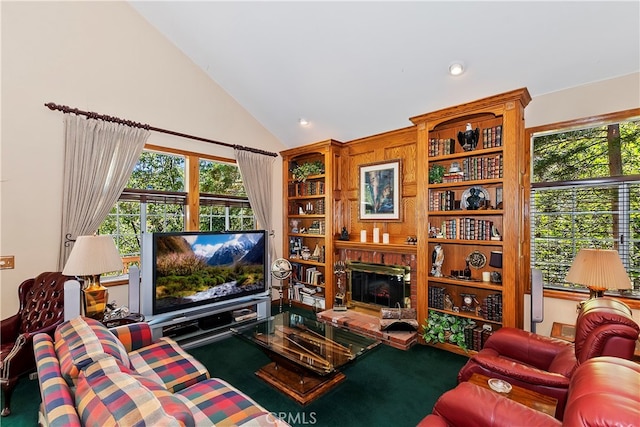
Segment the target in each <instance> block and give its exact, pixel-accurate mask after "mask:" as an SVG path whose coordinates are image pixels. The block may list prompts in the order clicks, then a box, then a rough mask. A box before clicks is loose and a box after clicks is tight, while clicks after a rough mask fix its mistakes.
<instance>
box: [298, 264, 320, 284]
mask: <svg viewBox="0 0 640 427" xmlns="http://www.w3.org/2000/svg"><path fill="white" fill-rule="evenodd" d="M291 269H292V270H291V277H292V280H293V282H304V283H306V284H308V285H312V286H318V285H323V284H324V275H323V274H322V272H321V271H320V270H318V269H317V268H316V267H311V266H307V265H304V264H300V263H297V262H292V263H291Z"/></svg>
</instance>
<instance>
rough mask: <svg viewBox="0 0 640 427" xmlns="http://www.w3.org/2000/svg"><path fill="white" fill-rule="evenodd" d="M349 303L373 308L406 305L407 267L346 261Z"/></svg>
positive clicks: (408, 284) (407, 295)
mask: <svg viewBox="0 0 640 427" xmlns="http://www.w3.org/2000/svg"><path fill="white" fill-rule="evenodd" d="M347 271H348V273H349V294H350V296H349V301H350V303H351V305H354V306H362V307H365V308H370V309H374V310H379V309H380V308H381V307H397V306H398V304H399V305H400V307H405V306H407V305H410V302H409V301H410V300H411V285H410V271H411V269H410V267H408V266H401V265H386V264H372V263H364V262H359V261H348V262H347Z"/></svg>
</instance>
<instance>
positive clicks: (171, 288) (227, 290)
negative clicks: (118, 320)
mask: <svg viewBox="0 0 640 427" xmlns="http://www.w3.org/2000/svg"><path fill="white" fill-rule="evenodd" d="M264 239H265V235H264V233H251V232H242V233H237V234H232V233H220V234H217V233H213V234H206V233H204V234H197V233H196V234H182V235H163V236H158V237H157V239H156V242H155V263H156V265H155V308H156V310H158V311H167V310H171V309H174V308H176V306H191V305H199V304H202V303H205V302H209V301H219V300H224V299H231V298H235V297H240V296H243V295H250V294H254V293H258V292H262V291H264V290H265V242H264Z"/></svg>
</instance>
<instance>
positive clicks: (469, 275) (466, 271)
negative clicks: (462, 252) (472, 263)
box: [462, 260, 471, 279]
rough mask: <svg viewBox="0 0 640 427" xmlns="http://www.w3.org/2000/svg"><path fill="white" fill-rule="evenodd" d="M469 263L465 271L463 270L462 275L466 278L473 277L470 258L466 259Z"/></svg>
mask: <svg viewBox="0 0 640 427" xmlns="http://www.w3.org/2000/svg"><path fill="white" fill-rule="evenodd" d="M466 262H467V265H466V266H465V267H464V271H463V272H462V275H463V276H464V278H465V279H471V268H469V260H467V261H466Z"/></svg>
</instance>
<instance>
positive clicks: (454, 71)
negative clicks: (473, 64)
mask: <svg viewBox="0 0 640 427" xmlns="http://www.w3.org/2000/svg"><path fill="white" fill-rule="evenodd" d="M463 72H464V64H463V63H462V62H454V63H453V64H451V65H449V74H451V75H452V76H459V75H460V74H462V73H463Z"/></svg>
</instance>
